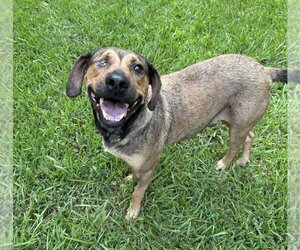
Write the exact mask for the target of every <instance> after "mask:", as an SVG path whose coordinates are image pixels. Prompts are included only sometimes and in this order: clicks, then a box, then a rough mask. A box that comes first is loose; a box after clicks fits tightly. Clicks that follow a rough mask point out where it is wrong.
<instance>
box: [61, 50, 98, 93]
mask: <svg viewBox="0 0 300 250" xmlns="http://www.w3.org/2000/svg"><path fill="white" fill-rule="evenodd" d="M92 55H93V54H92V53H88V54H85V55H81V56H80V57H79V58H78V59H77V61H76V62H75V63H74V65H73V68H72V72H71V75H70V77H69V80H68V85H67V89H66V92H67V96H69V97H76V96H78V95H80V94H81V86H82V82H83V78H84V76H85V73H86V70H87V67H88V65H89V62H90V59H91V57H92Z"/></svg>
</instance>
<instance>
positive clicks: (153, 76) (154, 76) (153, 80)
mask: <svg viewBox="0 0 300 250" xmlns="http://www.w3.org/2000/svg"><path fill="white" fill-rule="evenodd" d="M147 64H148V74H149V82H150V85H151V88H152V96H151V100H150V101H149V103H148V108H149V109H150V110H151V111H153V110H154V109H155V106H156V103H157V101H158V96H159V92H160V89H161V80H160V75H159V73H158V71H157V70H156V68H155V67H154V66H153V65H152V64H151V63H149V62H147Z"/></svg>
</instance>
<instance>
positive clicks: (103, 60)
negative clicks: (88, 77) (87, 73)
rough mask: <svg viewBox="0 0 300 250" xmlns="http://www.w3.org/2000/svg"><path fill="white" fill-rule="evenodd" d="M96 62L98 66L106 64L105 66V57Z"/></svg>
mask: <svg viewBox="0 0 300 250" xmlns="http://www.w3.org/2000/svg"><path fill="white" fill-rule="evenodd" d="M96 64H97V65H98V66H99V67H101V68H103V67H106V66H107V64H108V62H107V60H106V59H102V60H100V61H98V62H96Z"/></svg>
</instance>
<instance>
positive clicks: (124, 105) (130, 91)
mask: <svg viewBox="0 0 300 250" xmlns="http://www.w3.org/2000/svg"><path fill="white" fill-rule="evenodd" d="M100 85H101V86H102V87H101V88H98V89H97V87H96V91H95V92H94V90H93V89H92V88H88V94H89V97H90V100H91V102H92V107H93V109H94V110H95V111H96V114H97V117H96V118H97V119H98V120H99V121H100V122H102V123H103V124H104V125H106V126H110V127H116V126H120V125H122V124H123V123H124V122H125V121H126V120H127V119H128V118H129V117H130V116H131V115H132V114H133V113H134V112H135V111H136V110H137V109H138V107H139V106H140V103H141V100H142V98H140V97H138V98H136V91H135V90H134V88H132V87H131V85H130V82H129V80H128V79H127V78H126V77H124V76H123V75H122V74H116V73H114V74H109V75H108V76H107V77H106V79H105V84H103V83H102V84H100Z"/></svg>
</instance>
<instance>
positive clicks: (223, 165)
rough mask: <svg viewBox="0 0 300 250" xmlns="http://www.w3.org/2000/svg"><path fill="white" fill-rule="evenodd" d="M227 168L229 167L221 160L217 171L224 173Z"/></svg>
mask: <svg viewBox="0 0 300 250" xmlns="http://www.w3.org/2000/svg"><path fill="white" fill-rule="evenodd" d="M226 167H227V165H226V164H225V163H224V162H223V160H219V161H218V162H217V166H216V170H217V171H218V172H222V171H223V170H224V169H225V168H226Z"/></svg>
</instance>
